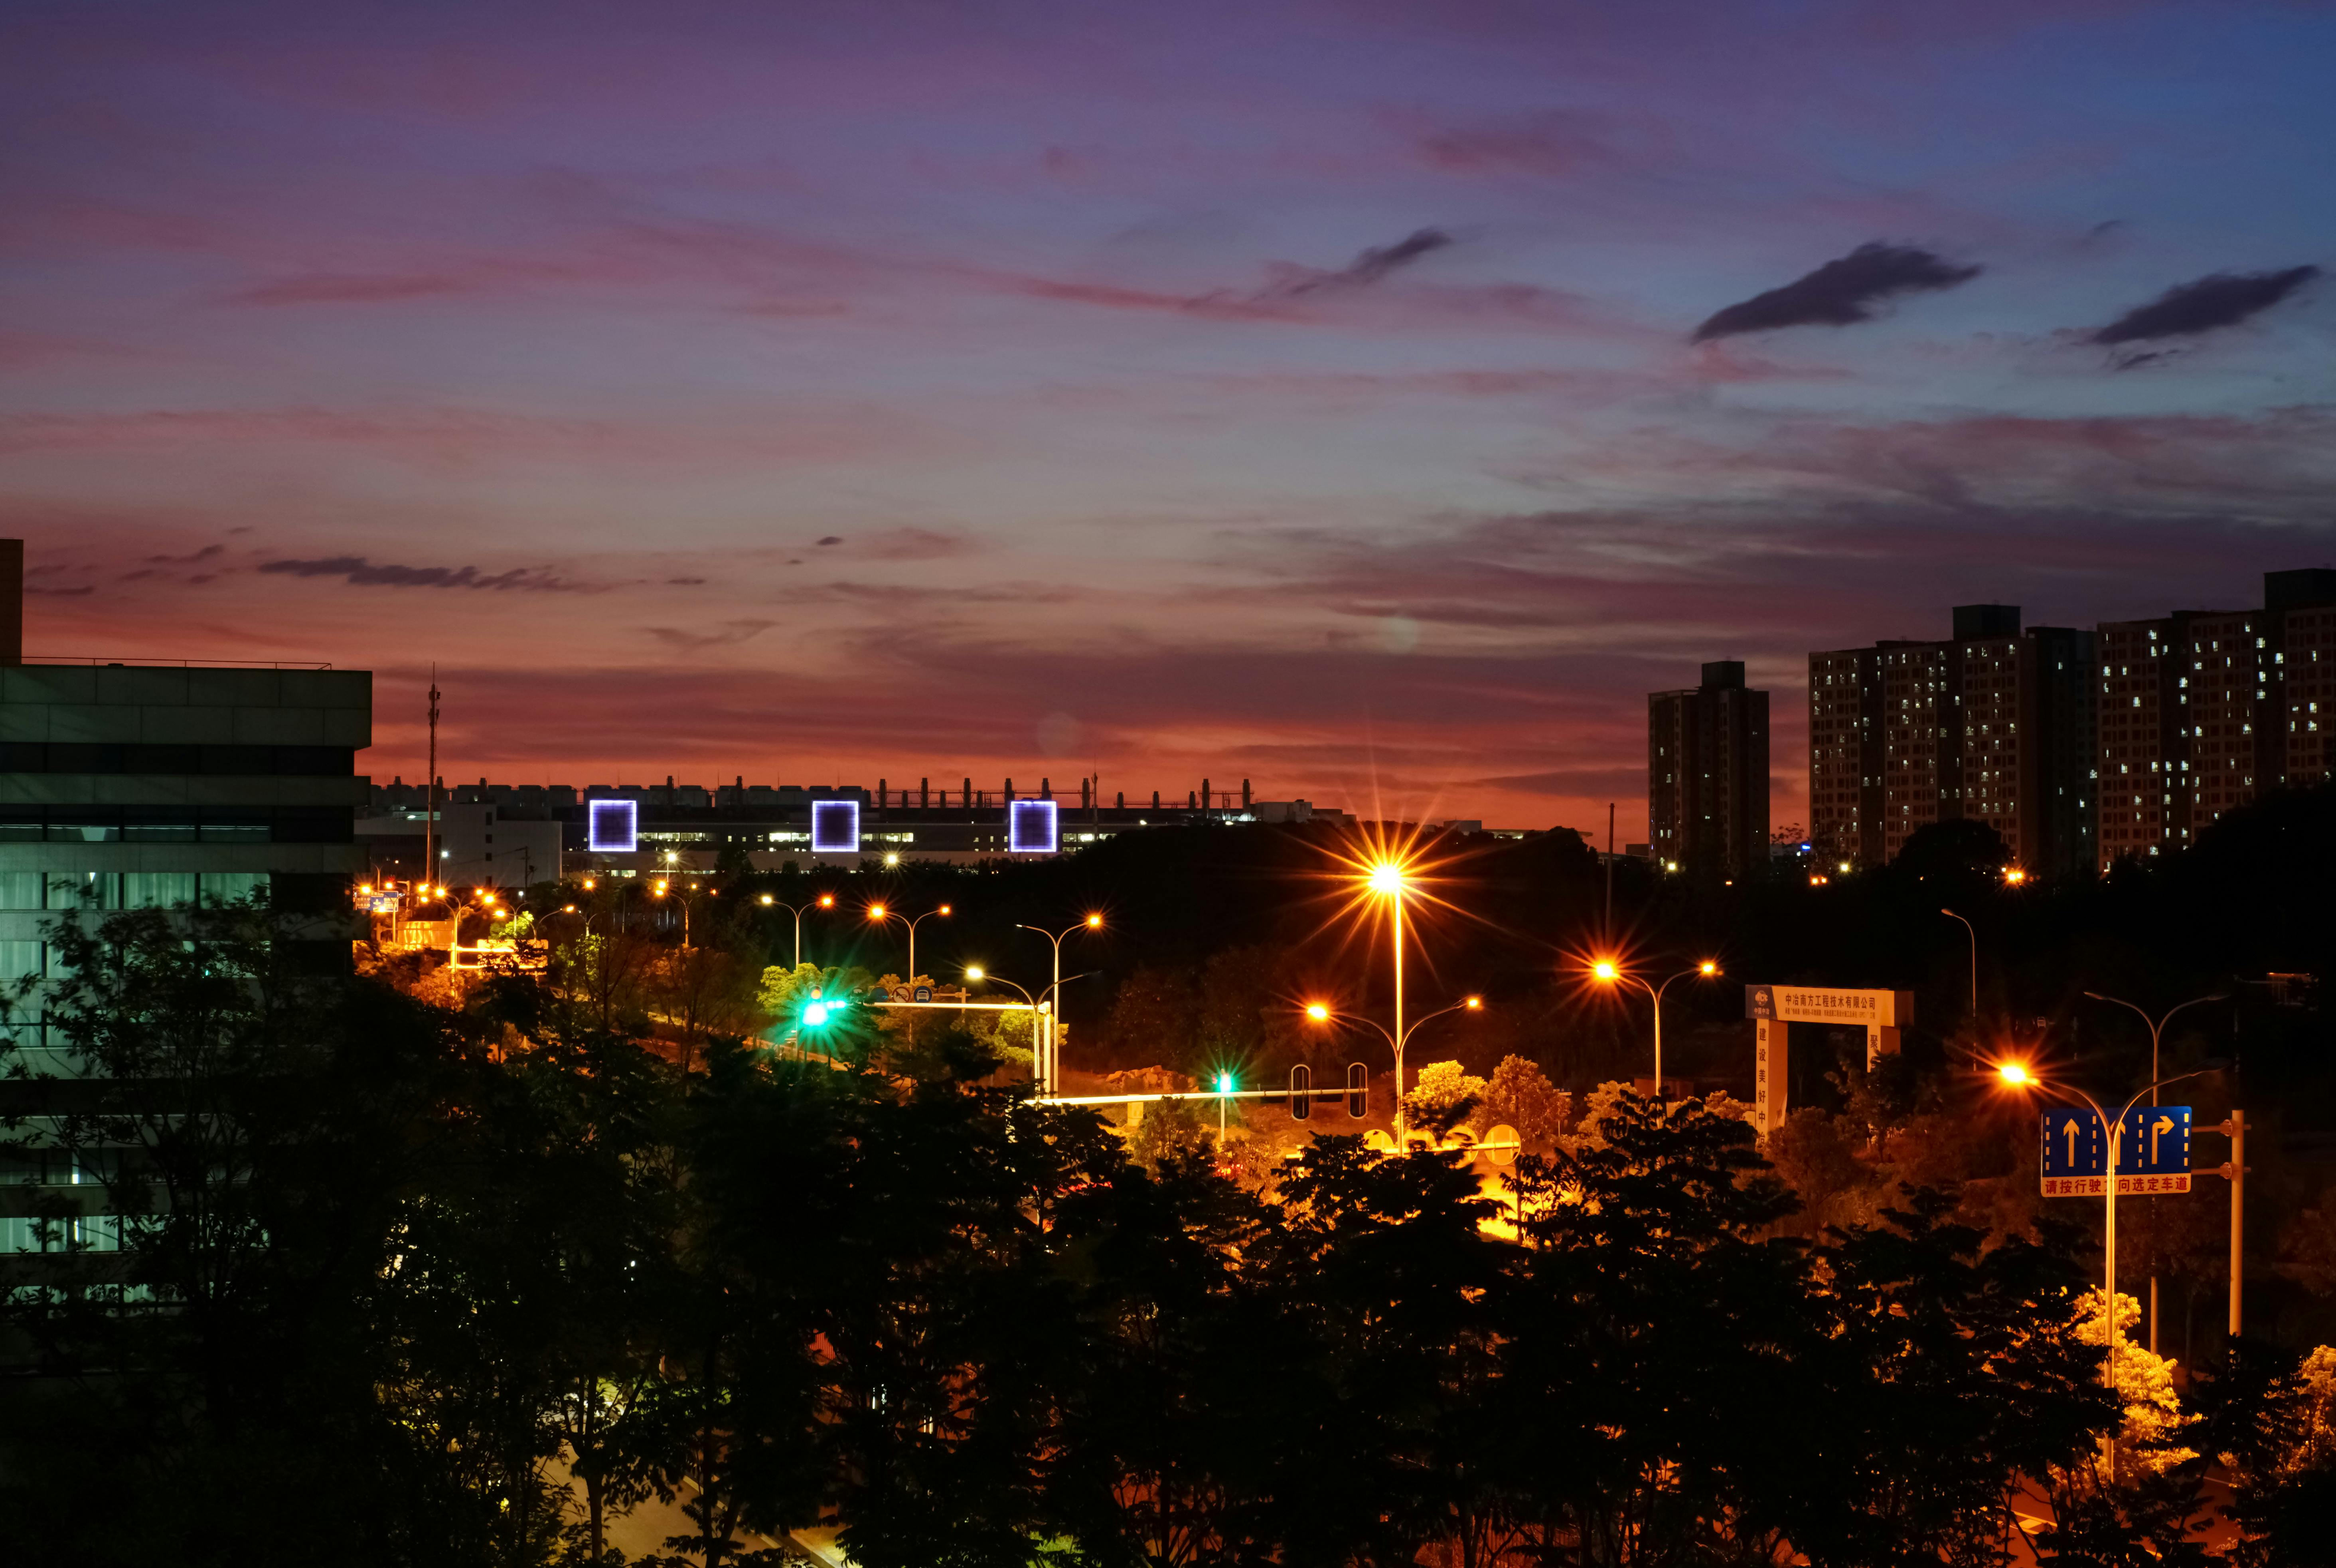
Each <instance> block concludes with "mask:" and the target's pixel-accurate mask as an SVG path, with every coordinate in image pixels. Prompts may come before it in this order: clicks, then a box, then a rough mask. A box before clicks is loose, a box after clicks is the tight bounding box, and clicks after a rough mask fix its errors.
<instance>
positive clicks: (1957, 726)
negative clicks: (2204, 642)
mask: <svg viewBox="0 0 2336 1568" xmlns="http://www.w3.org/2000/svg"><path fill="white" fill-rule="evenodd" d="M2092 669H2093V635H2092V634H2091V633H2090V632H2085V631H2078V630H2074V629H2072V628H2064V627H2033V628H2029V629H2028V630H2027V631H2025V632H2022V631H2021V629H2020V609H2019V607H2018V606H2017V605H2006V604H1967V605H1958V606H1956V607H1955V609H1954V619H1953V636H1952V638H1950V639H1948V640H1946V641H1943V642H1918V641H1889V642H1879V643H1876V644H1874V646H1873V647H1872V648H1843V649H1837V650H1834V651H1829V652H1820V653H1813V654H1811V655H1810V656H1809V829H1810V842H1812V843H1813V844H1814V845H1815V848H1816V851H1817V853H1818V855H1819V856H1820V858H1822V859H1824V860H1826V861H1839V862H1848V863H1851V864H1854V865H1879V864H1881V863H1883V862H1886V861H1888V860H1890V859H1892V858H1893V856H1895V855H1896V854H1897V853H1898V852H1899V851H1900V850H1901V849H1903V847H1904V846H1905V843H1906V841H1907V840H1908V839H1910V838H1912V837H1913V835H1914V834H1915V833H1919V832H1921V831H1922V829H1923V828H1925V827H1928V826H1930V825H1931V824H1932V823H1940V822H1946V821H1951V820H1955V819H1962V820H1968V821H1974V822H1983V823H1986V824H1987V825H1988V826H1989V827H1990V828H1992V829H1993V830H1994V831H1995V832H1996V833H1997V834H1998V836H2000V838H2001V839H2002V840H2003V842H2004V844H2005V846H2006V847H2007V848H2008V849H2009V850H2010V852H2011V853H2012V855H2013V857H2014V858H2015V859H2016V860H2017V861H2018V862H2020V863H2021V864H2022V865H2026V866H2030V867H2033V868H2036V869H2039V870H2065V869H2068V868H2069V867H2072V866H2078V865H2085V864H2089V863H2090V862H2091V860H2092V855H2093V844H2092V830H2093V809H2094V807H2093V789H2092V782H2093V781H2092V778H2091V772H2092V765H2093V755H2094V751H2095V743H2094V738H2093V717H2094V709H2093V693H2092V684H2093V676H2092Z"/></svg>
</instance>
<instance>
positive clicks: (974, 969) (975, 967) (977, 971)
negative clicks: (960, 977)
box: [965, 964, 986, 980]
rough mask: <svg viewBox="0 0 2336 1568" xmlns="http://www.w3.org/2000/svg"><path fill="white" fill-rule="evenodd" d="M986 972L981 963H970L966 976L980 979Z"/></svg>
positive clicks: (966, 969) (966, 967)
mask: <svg viewBox="0 0 2336 1568" xmlns="http://www.w3.org/2000/svg"><path fill="white" fill-rule="evenodd" d="M985 972H986V971H985V970H984V969H982V967H981V966H980V965H979V964H968V965H966V966H965V978H966V979H969V980H978V979H981V978H982V976H983V974H984V973H985Z"/></svg>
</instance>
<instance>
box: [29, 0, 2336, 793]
mask: <svg viewBox="0 0 2336 1568" xmlns="http://www.w3.org/2000/svg"><path fill="white" fill-rule="evenodd" d="M2331 81H2336V6H2331V5H2324V4H2312V3H2306V0H2267V3H2261V4H2258V3H2254V0H2213V3H2211V4H2187V5H2185V4H2173V5H2159V4H2121V3H2118V0H2018V3H2011V0H1964V3H1962V4H1957V5H1940V4H1935V3H1929V4H1920V5H1899V4H1856V5H1853V4H1844V3H1829V0H1804V3H1799V4H1756V3H1748V0H1704V3H1698V4H1679V3H1669V0H1628V3H1619V0H1609V3H1604V4H1596V3H1591V0H1534V3H1530V4H1528V3H1514V4H1475V3H1471V0H1436V3H1435V4H1424V5H1401V4H1375V3H1370V0H1357V3H1353V4H1345V5H1330V4H1324V5H1276V4H1267V3H1260V0H1249V3H1245V4H1239V5H1215V4H1207V3H1194V0H1181V3H1179V4H1175V5H1135V4H1124V3H1123V4H1109V3H1105V4H1096V3H1095V0H1081V3H1076V4H1072V3H1066V4H1059V5H1056V4H995V5H992V4H979V3H975V0H965V3H958V4H919V5H911V4H888V3H883V0H852V3H849V4H835V5H819V4H793V3H790V4H778V3H756V4H729V5H705V4H689V3H667V0H660V3H658V4H655V5H593V4H581V3H576V0H563V3H561V4H558V5H500V4H486V5H425V4H416V3H414V0H405V3H401V4H397V5H379V6H364V5H342V4H330V3H326V4H317V3H314V0H311V3H307V4H301V5H290V4H281V5H238V4H234V3H232V0H205V3H204V4H201V5H195V4H177V5H170V4H159V3H152V0H122V3H118V4H97V3H92V0H76V3H74V4H71V5H52V4H44V3H41V0H15V4H12V5H9V6H8V7H7V8H6V11H5V17H0V532H5V533H8V534H21V535H22V536H23V537H24V540H25V541H26V553H27V563H28V570H29V572H30V574H31V575H30V578H29V581H30V584H31V589H32V593H33V596H34V597H32V598H31V599H30V600H29V603H28V607H27V628H26V648H27V651H28V653H30V654H32V655H35V656H40V655H51V656H56V655H78V656H100V657H211V658H256V659H315V660H329V661H331V662H332V663H333V664H334V665H336V666H337V667H370V668H372V669H374V670H375V671H376V672H378V674H377V677H376V685H375V746H374V748H373V750H372V751H371V752H370V753H369V754H367V755H366V756H365V758H363V759H362V760H361V762H360V767H361V768H363V769H365V770H366V771H370V772H371V773H373V774H375V776H376V777H378V778H381V779H383V780H386V779H388V778H389V777H390V776H392V775H393V774H402V775H404V777H406V778H408V779H413V778H415V777H418V776H419V775H420V774H421V773H422V771H423V765H422V725H421V721H422V706H423V703H422V696H421V694H422V691H423V687H424V686H425V685H426V677H427V671H428V667H429V664H430V662H431V661H432V660H435V661H436V662H437V664H438V666H439V669H440V685H441V687H443V689H444V691H445V693H446V697H445V708H446V716H447V719H446V727H445V729H444V731H443V735H442V741H441V747H442V758H443V764H442V769H441V771H442V772H443V773H444V774H446V775H447V776H448V777H450V778H458V779H459V778H477V777H479V776H480V775H482V774H485V775H490V776H493V777H496V778H498V779H512V780H519V781H525V780H537V781H540V780H543V779H545V778H548V777H550V778H557V779H560V780H561V781H564V782H569V783H575V784H586V783H599V782H606V783H616V782H620V781H622V782H638V781H642V780H647V779H652V778H654V779H657V780H660V781H661V780H662V779H663V778H664V776H665V775H666V774H679V775H680V776H681V777H683V778H684V779H691V778H696V779H698V780H700V781H703V782H708V783H712V782H717V781H726V780H728V779H729V778H731V777H733V776H735V775H739V774H744V775H745V777H746V778H747V779H748V781H749V782H763V783H768V782H776V781H779V780H782V779H783V780H784V781H785V782H789V783H798V782H810V783H827V782H839V781H840V782H846V783H851V782H858V783H862V784H871V785H872V784H874V783H875V782H876V780H877V778H878V777H879V776H880V775H882V776H886V777H889V778H890V779H891V781H892V782H893V784H895V785H898V784H900V783H902V782H904V781H905V782H910V783H913V782H914V780H915V779H916V778H917V777H919V776H920V775H930V776H931V777H932V778H933V779H934V780H935V781H936V782H937V783H938V782H940V781H942V780H947V781H948V782H949V783H950V784H955V782H956V780H957V778H958V777H959V776H960V775H962V774H974V775H976V777H977V778H978V780H979V781H980V782H982V783H985V784H988V785H990V786H991V787H995V786H996V784H997V783H998V780H999V779H1000V778H1002V777H1003V776H1006V775H1011V776H1012V777H1013V778H1014V779H1015V780H1016V781H1017V784H1018V785H1021V786H1022V787H1026V788H1027V787H1030V786H1032V785H1035V784H1037V780H1038V778H1039V777H1040V776H1041V775H1042V774H1043V775H1047V776H1050V777H1052V778H1053V779H1054V781H1055V783H1056V787H1057V789H1058V790H1059V789H1060V788H1061V787H1062V786H1063V785H1064V784H1066V782H1068V783H1070V784H1071V787H1072V788H1074V789H1076V783H1075V782H1074V781H1076V777H1077V776H1078V775H1079V774H1082V773H1083V772H1085V771H1087V770H1088V769H1089V768H1090V767H1092V768H1093V769H1095V770H1096V771H1099V772H1100V774H1102V778H1103V788H1104V789H1105V792H1106V794H1108V793H1109V792H1112V791H1114V790H1125V791H1126V792H1128V793H1129V794H1130V795H1131V797H1134V796H1137V795H1142V796H1143V797H1144V798H1145V799H1148V798H1149V792H1150V791H1152V790H1153V789H1159V790H1162V791H1163V792H1167V793H1170V794H1173V795H1174V796H1175V797H1176V798H1179V799H1181V798H1182V796H1183V792H1184V791H1185V790H1187V789H1189V788H1192V787H1193V786H1194V785H1195V784H1197V783H1198V781H1199V780H1200V779H1201V777H1202V776H1203V775H1207V776H1209V777H1211V778H1212V780H1214V781H1216V782H1217V784H1219V786H1220V787H1225V786H1228V785H1231V786H1234V787H1237V785H1238V781H1239V780H1241V778H1243V777H1247V778H1250V779H1251V780H1253V781H1254V783H1255V785H1256V787H1257V790H1258V792H1259V794H1260V795H1261V796H1262V797H1265V798H1273V799H1283V798H1288V797H1290V796H1293V795H1297V796H1306V797H1308V798H1310V799H1312V800H1314V801H1316V802H1318V803H1330V804H1344V805H1347V806H1348V807H1349V808H1360V809H1366V810H1368V809H1371V808H1372V807H1373V805H1374V803H1377V804H1379V805H1381V806H1382V807H1384V808H1392V809H1397V810H1402V811H1406V812H1433V813H1435V814H1438V815H1454V814H1458V815H1467V816H1481V817H1484V818H1485V819H1488V820H1489V821H1491V822H1493V823H1496V824H1498V825H1504V826H1505V825H1514V826H1534V827H1541V826H1548V825H1550V824H1552V823H1567V824H1572V825H1579V826H1585V827H1586V826H1589V825H1591V823H1593V822H1595V823H1598V824H1599V825H1600V826H1601V828H1602V825H1603V817H1604V812H1605V803H1606V802H1607V801H1608V800H1610V799H1612V800H1619V801H1621V803H1622V804H1621V820H1622V831H1623V833H1624V835H1625V836H1626V837H1642V836H1643V826H1642V824H1643V822H1644V807H1643V799H1644V782H1645V781H1644V774H1645V745H1646V742H1645V734H1646V728H1645V714H1646V707H1645V694H1646V693H1647V692H1648V691H1650V690H1653V689H1658V688H1661V687H1672V686H1679V685H1689V684H1692V683H1693V680H1694V677H1695V669H1696V666H1697V665H1698V663H1699V662H1700V661H1702V660H1705V659H1710V658H1719V657H1741V658H1744V659H1746V660H1747V661H1748V663H1749V665H1750V667H1751V671H1752V676H1753V679H1754V683H1755V684H1757V685H1765V686H1767V687H1769V688H1770V689H1771V691H1772V692H1773V693H1774V696H1773V698H1772V702H1773V707H1774V712H1775V715H1776V722H1775V726H1774V731H1775V734H1774V742H1773V747H1774V749H1773V758H1772V760H1773V766H1774V773H1775V776H1776V803H1775V808H1774V809H1775V816H1776V820H1777V821H1778V822H1779V823H1789V822H1796V821H1801V820H1804V815H1803V813H1804V812H1805V809H1806V808H1805V805H1804V798H1805V790H1806V782H1805V774H1804V770H1805V767H1806V754H1805V749H1804V729H1805V726H1804V722H1803V717H1804V710H1803V702H1804V693H1803V686H1804V680H1805V672H1806V663H1805V660H1806V654H1807V652H1808V651H1809V650H1810V649H1812V648H1834V647H1842V646H1848V645H1853V644H1856V643H1862V642H1870V641H1872V640H1874V639H1875V638H1885V637H1910V636H1932V635H1943V633H1944V631H1945V629H1946V625H1947V610H1948V607H1949V606H1950V605H1951V604H1953V603H1955V602H1957V601H1967V600H1977V599H1993V600H2005V601H2010V602H2013V603H2018V604H2020V605H2022V606H2024V607H2025V608H2026V611H2027V617H2028V619H2029V622H2030V623H2031V624H2035V623H2056V624H2078V625H2089V624H2091V623H2093V622H2094V621H2097V620H2100V619H2107V618H2136V617H2140V616H2145V615H2152V614H2158V613H2163V612H2164V611H2166V610H2167V609H2173V608H2175V607H2177V606H2181V607H2201V606H2218V607H2233V606H2246V605H2253V604H2257V603H2260V602H2261V598H2260V594H2261V588H2260V574H2261V573H2262V572H2263V571H2264V570H2275V569H2281V568H2288V567H2299V566H2311V565H2321V564H2336V284H2331V280H2330V279H2329V278H2327V277H2325V276H2323V275H2322V273H2323V271H2324V270H2325V269H2331V268H2336V176H2331V161H2330V149H2331V147H2336V91H2331Z"/></svg>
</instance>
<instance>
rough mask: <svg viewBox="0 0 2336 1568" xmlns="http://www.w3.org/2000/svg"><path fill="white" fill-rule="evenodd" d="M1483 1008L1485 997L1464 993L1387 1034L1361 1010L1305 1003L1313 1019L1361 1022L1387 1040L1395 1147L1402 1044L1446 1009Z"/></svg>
mask: <svg viewBox="0 0 2336 1568" xmlns="http://www.w3.org/2000/svg"><path fill="white" fill-rule="evenodd" d="M1482 1011H1484V998H1482V997H1463V998H1460V999H1459V1000H1458V1001H1456V1002H1455V1003H1453V1004H1452V1005H1451V1006H1450V1007H1448V1008H1436V1010H1435V1011H1434V1012H1432V1013H1428V1014H1426V1015H1424V1016H1422V1017H1420V1018H1415V1019H1413V1020H1412V1024H1411V1027H1409V1028H1407V1029H1406V1030H1404V1031H1403V1033H1402V1034H1400V1035H1393V1034H1389V1033H1388V1032H1387V1028H1386V1027H1385V1026H1383V1025H1381V1024H1380V1023H1379V1021H1378V1020H1377V1019H1376V1018H1365V1017H1363V1015H1361V1014H1360V1013H1342V1012H1339V1011H1338V1010H1336V1009H1335V1008H1332V1007H1331V1006H1330V1005H1329V1003H1328V1002H1309V1003H1307V1004H1306V1016H1307V1018H1309V1019H1310V1020H1311V1021H1313V1022H1315V1023H1318V1024H1327V1023H1329V1022H1331V1021H1333V1020H1336V1021H1338V1022H1339V1023H1348V1024H1360V1025H1362V1026H1363V1027H1366V1028H1369V1029H1376V1030H1377V1031H1378V1037H1379V1038H1381V1039H1383V1040H1385V1041H1386V1042H1387V1049H1388V1050H1389V1051H1391V1052H1392V1053H1393V1054H1394V1056H1395V1081H1396V1085H1397V1088H1396V1096H1395V1144H1396V1147H1397V1148H1398V1149H1400V1148H1402V1147H1404V1136H1405V1131H1406V1129H1405V1125H1404V1115H1403V1088H1402V1084H1403V1051H1404V1047H1406V1046H1407V1045H1409V1044H1410V1043H1411V1037H1412V1036H1414V1035H1416V1034H1417V1033H1418V1032H1419V1031H1420V1028H1421V1027H1422V1026H1423V1025H1426V1024H1427V1023H1430V1022H1432V1021H1434V1020H1435V1019H1436V1018H1442V1017H1443V1016H1444V1015H1445V1014H1446V1013H1460V1012H1468V1013H1478V1012H1482Z"/></svg>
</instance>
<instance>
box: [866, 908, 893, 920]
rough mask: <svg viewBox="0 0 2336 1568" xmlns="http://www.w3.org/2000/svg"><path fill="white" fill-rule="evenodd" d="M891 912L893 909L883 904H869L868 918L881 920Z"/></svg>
mask: <svg viewBox="0 0 2336 1568" xmlns="http://www.w3.org/2000/svg"><path fill="white" fill-rule="evenodd" d="M891 912H892V911H890V910H888V909H886V908H885V907H884V906H883V905H882V904H870V905H869V906H868V918H869V919H870V920H882V919H883V918H884V917H885V916H886V915H888V914H891Z"/></svg>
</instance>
